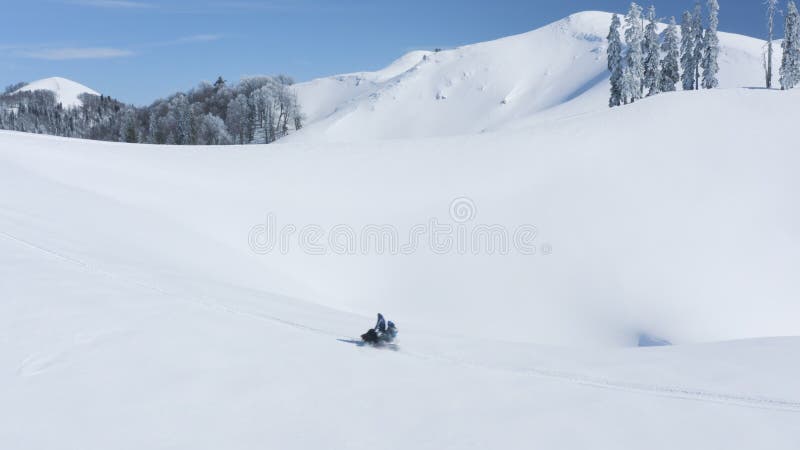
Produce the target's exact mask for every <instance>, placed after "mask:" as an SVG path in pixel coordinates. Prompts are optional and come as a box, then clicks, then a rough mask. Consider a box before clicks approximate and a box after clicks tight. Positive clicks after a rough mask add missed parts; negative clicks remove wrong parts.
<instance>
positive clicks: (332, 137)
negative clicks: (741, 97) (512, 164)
mask: <svg viewBox="0 0 800 450" xmlns="http://www.w3.org/2000/svg"><path fill="white" fill-rule="evenodd" d="M610 23H611V14H609V13H603V12H583V13H578V14H574V15H572V16H570V17H568V18H566V19H563V20H560V21H558V22H555V23H553V24H550V25H548V26H545V27H543V28H540V29H538V30H535V31H531V32H529V33H525V34H521V35H517V36H511V37H507V38H503V39H498V40H496V41H492V42H484V43H480V44H475V45H467V46H464V47H459V48H456V49H453V50H445V51H442V52H438V53H434V52H424V51H417V52H411V53H409V54H407V55H405V56H403V57H402V58H400V59H399V60H397V61H396V62H394V63H393V64H392V65H390V66H389V67H387V68H386V69H383V70H381V71H378V72H360V73H354V74H348V75H340V76H335V77H329V78H322V79H318V80H314V81H310V82H308V83H300V84H298V85H297V86H296V90H297V93H298V97H299V100H300V104H301V105H302V106H303V110H304V113H305V114H306V115H307V117H308V122H309V126H307V127H306V129H305V130H303V131H302V132H301V133H298V134H296V135H294V136H292V137H290V138H288V139H289V140H290V141H292V142H297V141H299V142H307V141H322V142H340V141H342V142H346V141H363V140H370V139H376V138H378V139H387V138H405V137H424V136H448V135H457V134H470V133H478V132H482V131H486V130H495V129H498V128H502V127H507V126H510V125H509V124H510V123H513V122H515V121H518V120H521V121H523V123H524V124H532V123H540V122H546V121H550V120H557V119H559V118H562V117H568V116H572V115H575V114H582V113H587V112H592V111H598V110H602V109H603V108H605V106H606V105H607V103H608V72H607V68H606V39H605V37H606V35H607V34H608V27H609V24H610ZM720 41H721V46H722V49H721V55H720V67H721V72H720V85H721V87H723V88H730V87H745V86H760V85H762V84H763V71H762V70H761V60H762V57H761V55H762V51H763V45H764V42H763V41H761V40H758V39H753V38H749V37H745V36H740V35H735V34H728V33H721V34H720Z"/></svg>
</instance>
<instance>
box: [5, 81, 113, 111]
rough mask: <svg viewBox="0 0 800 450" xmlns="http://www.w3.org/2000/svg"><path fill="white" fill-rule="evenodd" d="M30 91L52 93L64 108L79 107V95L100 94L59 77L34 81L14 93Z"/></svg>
mask: <svg viewBox="0 0 800 450" xmlns="http://www.w3.org/2000/svg"><path fill="white" fill-rule="evenodd" d="M30 91H52V92H54V93H55V94H56V98H57V99H58V101H59V102H61V104H62V105H63V106H64V107H65V108H73V107H77V106H80V105H81V100H80V99H79V98H78V97H79V96H80V95H81V94H92V95H100V93H99V92H97V91H95V90H94V89H90V88H88V87H86V86H84V85H82V84H80V83H77V82H75V81H72V80H68V79H66V78H60V77H53V78H45V79H42V80H38V81H34V82H33V83H29V84H27V85H25V86H23V87H22V88H20V89H18V90H17V91H16V92H30Z"/></svg>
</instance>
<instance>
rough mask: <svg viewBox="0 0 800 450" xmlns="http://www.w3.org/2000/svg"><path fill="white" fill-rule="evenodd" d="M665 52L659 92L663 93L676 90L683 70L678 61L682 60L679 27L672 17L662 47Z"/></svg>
mask: <svg viewBox="0 0 800 450" xmlns="http://www.w3.org/2000/svg"><path fill="white" fill-rule="evenodd" d="M661 51H662V52H664V59H663V60H661V74H660V77H659V81H658V90H659V91H661V92H671V91H674V90H675V89H676V85H677V84H678V82H679V81H680V80H681V69H680V67H679V62H678V60H679V59H680V48H679V43H678V26H677V24H676V23H675V17H672V18H671V19H670V22H669V26H667V29H666V31H664V43H663V44H662V46H661Z"/></svg>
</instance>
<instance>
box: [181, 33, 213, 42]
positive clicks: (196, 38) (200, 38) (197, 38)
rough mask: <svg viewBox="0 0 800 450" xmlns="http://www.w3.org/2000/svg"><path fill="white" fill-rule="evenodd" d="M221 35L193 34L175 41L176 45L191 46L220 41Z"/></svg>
mask: <svg viewBox="0 0 800 450" xmlns="http://www.w3.org/2000/svg"><path fill="white" fill-rule="evenodd" d="M222 37H223V36H222V35H221V34H195V35H193V36H185V37H182V38H180V39H178V40H176V41H175V43H176V44H193V43H196V42H214V41H218V40H220V39H222Z"/></svg>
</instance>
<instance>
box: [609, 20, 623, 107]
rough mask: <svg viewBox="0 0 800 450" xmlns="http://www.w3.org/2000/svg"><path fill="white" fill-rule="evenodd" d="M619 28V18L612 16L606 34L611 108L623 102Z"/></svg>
mask: <svg viewBox="0 0 800 450" xmlns="http://www.w3.org/2000/svg"><path fill="white" fill-rule="evenodd" d="M620 26H621V23H620V20H619V16H618V15H616V14H614V17H612V18H611V28H610V30H609V32H608V71H609V72H611V98H610V99H609V101H608V106H609V107H611V108H613V107H615V106H619V105H621V104H622V102H623V92H622V75H623V66H622V38H621V37H620V34H619V28H620Z"/></svg>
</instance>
